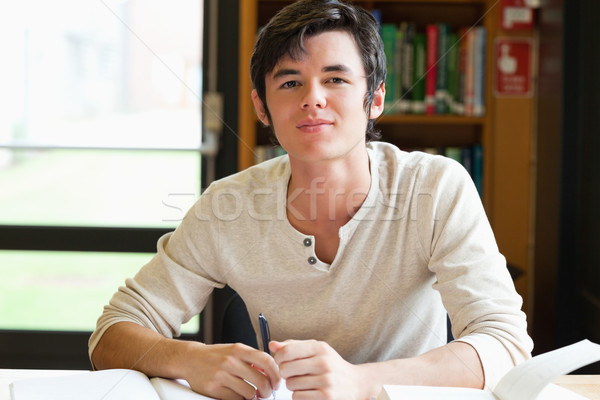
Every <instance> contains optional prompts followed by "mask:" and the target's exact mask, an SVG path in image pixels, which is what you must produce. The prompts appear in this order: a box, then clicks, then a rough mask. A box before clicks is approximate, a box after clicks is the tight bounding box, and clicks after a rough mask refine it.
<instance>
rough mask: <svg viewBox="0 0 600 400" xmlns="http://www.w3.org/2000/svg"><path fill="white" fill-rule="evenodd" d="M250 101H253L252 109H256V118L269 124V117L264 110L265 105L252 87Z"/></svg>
mask: <svg viewBox="0 0 600 400" xmlns="http://www.w3.org/2000/svg"><path fill="white" fill-rule="evenodd" d="M251 96H252V103H254V109H255V110H256V115H258V119H260V121H261V122H262V123H263V124H264V125H265V126H269V118H268V117H267V113H266V111H265V106H264V104H263V102H262V100H261V99H260V98H259V97H258V93H257V92H256V89H252V93H251Z"/></svg>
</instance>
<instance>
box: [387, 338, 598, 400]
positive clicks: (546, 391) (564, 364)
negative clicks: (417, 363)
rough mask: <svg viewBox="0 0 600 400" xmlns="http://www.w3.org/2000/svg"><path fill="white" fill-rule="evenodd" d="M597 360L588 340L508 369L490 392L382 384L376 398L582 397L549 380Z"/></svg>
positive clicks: (594, 346) (547, 399)
mask: <svg viewBox="0 0 600 400" xmlns="http://www.w3.org/2000/svg"><path fill="white" fill-rule="evenodd" d="M596 361H600V345H598V344H596V343H592V342H590V341H589V340H582V341H580V342H577V343H575V344H572V345H569V346H565V347H562V348H560V349H558V350H553V351H549V352H547V353H544V354H540V355H537V356H535V357H533V358H531V359H530V360H527V361H525V362H523V363H521V364H519V365H517V366H516V367H514V368H512V369H511V370H510V371H508V373H507V374H506V375H504V376H503V377H502V379H500V381H499V382H498V384H497V385H496V387H495V388H494V390H493V392H489V391H485V390H478V389H466V388H447V387H430V386H407V385H386V386H384V387H383V390H382V391H381V394H380V395H379V396H378V397H377V400H400V399H402V400H435V399H444V400H534V399H537V400H579V399H585V397H583V396H580V395H578V394H576V393H573V392H571V391H570V390H567V389H564V388H562V387H560V386H557V385H554V384H552V383H550V382H552V381H553V380H555V379H556V378H558V377H559V376H561V375H565V374H568V373H569V372H571V371H574V370H576V369H578V368H581V367H584V366H586V365H588V364H591V363H594V362H596Z"/></svg>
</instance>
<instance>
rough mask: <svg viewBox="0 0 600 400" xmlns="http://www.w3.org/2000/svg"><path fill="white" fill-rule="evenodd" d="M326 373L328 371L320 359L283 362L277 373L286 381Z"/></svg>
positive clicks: (312, 358) (311, 358)
mask: <svg viewBox="0 0 600 400" xmlns="http://www.w3.org/2000/svg"><path fill="white" fill-rule="evenodd" d="M326 372H328V369H327V366H326V363H325V361H324V360H323V358H322V357H310V358H301V359H297V360H291V361H284V362H282V363H281V364H280V365H279V373H280V374H281V377H282V378H284V379H286V380H288V379H290V378H291V377H294V376H303V375H319V374H323V373H326Z"/></svg>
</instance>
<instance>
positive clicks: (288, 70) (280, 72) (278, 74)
mask: <svg viewBox="0 0 600 400" xmlns="http://www.w3.org/2000/svg"><path fill="white" fill-rule="evenodd" d="M299 74H300V71H298V70H297V69H291V68H282V69H280V70H277V71H276V72H275V73H274V74H273V79H277V78H280V77H282V76H287V75H299Z"/></svg>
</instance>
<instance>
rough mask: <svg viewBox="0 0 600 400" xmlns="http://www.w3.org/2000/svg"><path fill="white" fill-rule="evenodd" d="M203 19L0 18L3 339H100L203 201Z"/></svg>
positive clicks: (16, 9) (79, 11)
mask: <svg viewBox="0 0 600 400" xmlns="http://www.w3.org/2000/svg"><path fill="white" fill-rule="evenodd" d="M202 14H203V4H202V1H201V0H200V1H189V0H176V1H171V2H165V1H159V0H93V1H92V0H83V1H82V0H59V1H53V2H47V1H43V0H25V1H21V2H15V3H13V4H12V6H11V12H10V13H4V14H3V15H2V16H0V48H2V59H3V67H2V69H1V72H0V87H2V88H3V89H2V90H1V91H0V107H1V109H2V113H0V192H2V195H1V196H0V225H2V227H0V230H2V232H4V233H3V234H4V235H5V237H7V238H9V240H8V242H10V243H9V244H6V243H5V244H4V246H3V248H4V250H0V271H2V272H1V273H2V276H3V279H2V284H0V290H2V291H3V293H4V295H3V296H2V300H0V313H2V316H3V317H2V319H0V330H5V331H8V330H18V331H21V330H23V331H24V330H33V331H35V330H48V331H53V330H54V331H91V330H92V329H93V327H94V324H95V319H96V318H97V317H98V316H99V313H100V312H101V308H102V306H103V305H104V304H105V303H106V302H107V301H108V299H109V297H110V293H112V292H113V291H114V290H116V288H117V286H118V285H119V284H122V283H123V280H124V278H125V277H127V276H131V275H132V274H133V273H134V272H135V271H137V269H139V268H140V267H141V265H143V263H144V262H146V261H147V260H148V259H149V257H150V256H151V254H150V253H151V252H152V251H153V248H154V247H155V240H156V238H157V237H158V236H159V235H160V234H162V233H164V232H166V231H169V230H172V229H173V228H174V227H175V226H176V225H177V223H178V222H179V221H180V220H181V218H182V217H183V214H184V212H185V211H186V210H187V209H188V208H189V207H190V206H191V204H192V203H193V202H194V201H195V199H196V198H197V196H198V195H199V193H200V187H201V182H200V176H201V175H200V173H201V171H200V166H201V152H202V145H203V144H202V137H201V115H200V110H201V100H200V98H201V93H202V90H201V82H202V54H201V48H202V20H203V18H202ZM15 232H17V233H16V235H17V236H16V238H15V236H14V235H15ZM116 237H118V238H120V239H116ZM141 237H143V240H144V245H143V246H140V245H139V244H138V243H139V242H140V240H142V239H140V238H141ZM73 238H75V239H77V240H73ZM79 239H81V241H80V240H79ZM82 243H83V244H82ZM86 243H88V244H90V243H93V244H91V245H89V246H88V245H86ZM115 249H116V250H115ZM111 286H112V289H108V288H109V287H111ZM108 290H110V293H108V292H107V291H108ZM107 293H108V294H107ZM74 298H76V299H77V301H74ZM41 304H43V305H44V307H42V306H40V305H41ZM69 309H71V311H72V312H70V313H69V312H68V311H69ZM58 311H60V312H58ZM62 312H65V314H61V313H62ZM48 314H50V315H51V317H50V318H48V316H49V315H48ZM73 315H85V317H84V318H73ZM90 316H92V318H91V319H90ZM186 330H187V331H188V332H197V331H198V321H197V320H196V321H194V322H193V323H192V324H191V325H189V326H188V327H187V328H186ZM0 358H1V357H0Z"/></svg>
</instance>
